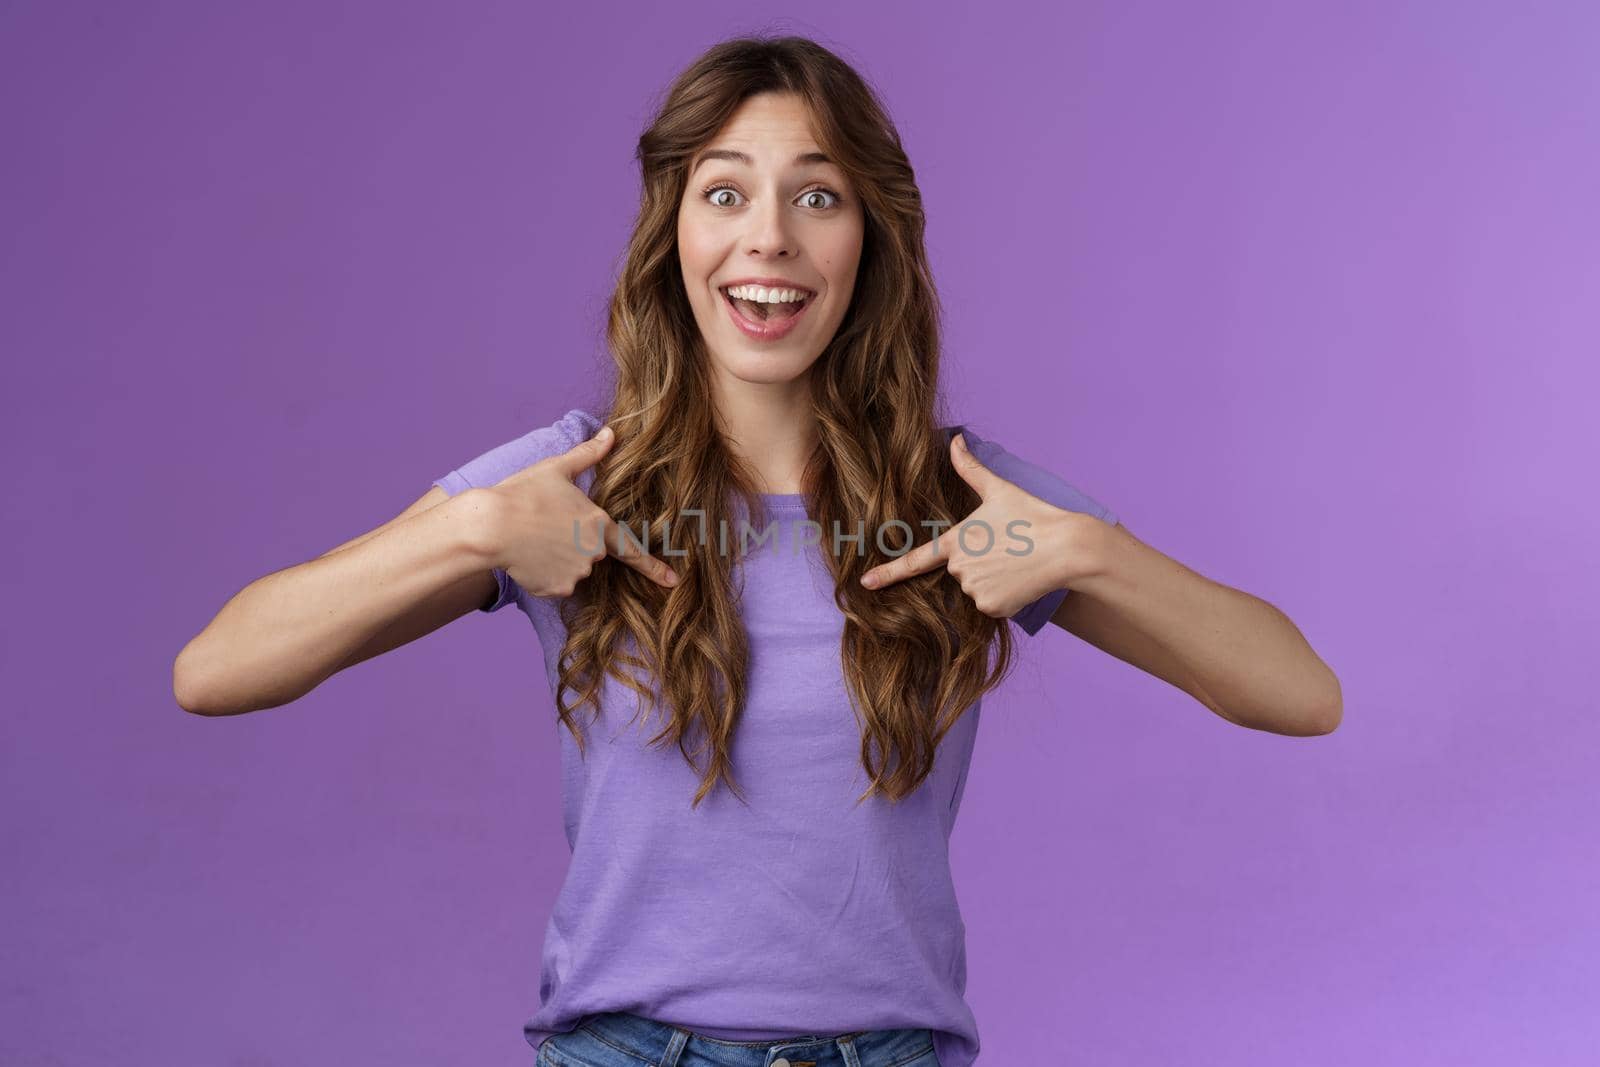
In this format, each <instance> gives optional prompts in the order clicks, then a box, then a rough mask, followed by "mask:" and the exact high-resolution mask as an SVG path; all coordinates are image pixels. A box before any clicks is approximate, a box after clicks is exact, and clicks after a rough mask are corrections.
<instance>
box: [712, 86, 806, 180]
mask: <svg viewBox="0 0 1600 1067" xmlns="http://www.w3.org/2000/svg"><path fill="white" fill-rule="evenodd" d="M727 151H731V152H736V153H739V154H740V155H743V156H746V157H749V159H750V161H751V164H752V165H754V166H757V167H762V166H774V167H781V166H788V165H790V164H797V165H804V164H806V163H820V162H824V161H826V157H825V156H823V155H822V151H821V149H820V148H818V147H817V141H816V137H815V136H814V135H813V133H812V124H811V113H810V110H809V109H808V108H807V107H806V106H805V103H804V102H803V101H802V100H801V99H800V97H798V96H796V95H794V94H793V93H759V94H757V95H755V96H752V97H750V98H749V99H748V100H745V101H744V102H743V103H741V104H740V105H739V108H738V110H736V111H735V112H734V113H733V114H732V115H731V116H730V117H729V118H728V121H727V122H726V123H725V124H723V127H722V129H720V130H718V131H717V134H716V136H714V137H712V138H711V140H710V142H708V143H707V144H706V145H705V146H704V147H703V148H701V149H700V151H698V152H696V153H695V157H694V161H693V165H695V166H698V165H699V164H700V162H701V161H702V160H704V159H706V158H707V157H708V156H710V157H712V158H719V157H720V158H724V159H727V160H728V162H730V163H731V164H733V165H737V166H742V165H744V161H743V160H742V159H737V158H732V159H729V158H728V157H727V156H725V155H723V152H727ZM813 155H814V156H815V157H817V158H808V159H798V158H797V157H800V156H807V157H810V156H813Z"/></svg>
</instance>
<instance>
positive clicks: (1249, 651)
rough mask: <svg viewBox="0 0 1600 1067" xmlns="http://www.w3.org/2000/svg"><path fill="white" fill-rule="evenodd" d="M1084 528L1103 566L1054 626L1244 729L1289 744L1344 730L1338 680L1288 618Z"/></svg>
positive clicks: (1100, 530)
mask: <svg viewBox="0 0 1600 1067" xmlns="http://www.w3.org/2000/svg"><path fill="white" fill-rule="evenodd" d="M1086 528H1087V529H1088V530H1090V531H1091V532H1092V533H1093V535H1094V537H1095V538H1096V543H1097V544H1099V545H1100V546H1101V547H1100V549H1099V550H1098V551H1097V552H1096V553H1095V555H1096V556H1097V558H1098V559H1099V560H1100V562H1099V563H1098V564H1097V565H1095V566H1094V567H1092V568H1091V569H1092V571H1093V573H1092V574H1091V575H1090V576H1089V577H1086V578H1084V579H1082V580H1081V581H1079V582H1076V583H1074V585H1073V586H1072V592H1071V593H1069V594H1068V595H1067V598H1066V599H1065V600H1063V601H1062V602H1061V606H1060V607H1058V608H1057V609H1056V611H1055V614H1054V615H1052V616H1051V617H1050V621H1052V622H1054V623H1055V624H1056V625H1057V626H1059V627H1061V628H1062V629H1063V630H1066V631H1067V632H1068V633H1071V634H1073V635H1074V636H1076V637H1079V638H1081V639H1083V640H1084V641H1087V642H1088V643H1089V644H1091V645H1094V646H1095V647H1096V648H1099V649H1100V650H1102V651H1104V652H1107V653H1110V654H1111V655H1113V656H1116V657H1117V658H1118V659H1120V660H1122V661H1124V662H1125V663H1129V664H1132V665H1133V666H1135V667H1138V668H1139V669H1140V670H1142V671H1145V672H1146V673H1148V674H1151V675H1153V676H1155V677H1157V678H1160V679H1161V680H1162V681H1165V682H1167V683H1169V684H1170V685H1172V686H1174V687H1176V688H1178V689H1182V690H1183V691H1184V692H1186V693H1188V694H1189V695H1191V696H1193V697H1194V698H1195V699H1196V700H1198V701H1199V702H1200V703H1201V704H1204V705H1205V706H1206V707H1207V708H1209V709H1210V710H1211V711H1212V712H1214V713H1215V714H1217V715H1218V716H1220V717H1221V718H1224V719H1226V720H1228V721H1229V722H1231V723H1234V724H1236V725H1238V726H1244V727H1247V728H1249V729H1252V730H1264V731H1266V732H1269V733H1275V734H1285V735H1288V736H1291V737H1305V736H1314V735H1317V734H1327V733H1332V732H1333V731H1334V730H1335V729H1337V728H1338V726H1339V722H1340V720H1341V719H1342V718H1343V715H1344V698H1343V696H1342V694H1341V691H1340V687H1339V679H1338V676H1336V675H1335V674H1334V673H1333V671H1332V670H1331V669H1330V668H1329V667H1328V665H1327V664H1326V663H1324V662H1323V661H1322V659H1321V658H1320V657H1318V655H1317V654H1316V652H1315V651H1313V650H1312V648H1311V646H1310V644H1308V643H1307V642H1306V639H1305V637H1304V636H1303V635H1302V634H1301V633H1300V631H1299V629H1298V628H1296V627H1295V625H1294V623H1293V622H1291V621H1290V620H1289V618H1288V616H1286V615H1284V614H1283V612H1281V611H1279V610H1278V609H1277V608H1276V607H1274V606H1273V605H1271V604H1269V603H1267V602H1266V601H1264V600H1261V599H1259V598H1258V597H1255V596H1252V595H1250V594H1249V593H1245V592H1242V591H1241V590H1238V589H1233V588H1231V587H1229V586H1225V585H1222V584H1221V583H1218V582H1214V581H1212V580H1211V579H1209V578H1206V577H1205V576H1203V575H1200V574H1196V573H1195V572H1194V571H1192V570H1190V569H1189V568H1188V567H1185V566H1184V565H1183V564H1181V563H1179V562H1178V561H1176V560H1174V559H1171V558H1170V557H1168V556H1165V555H1162V554H1161V553H1160V552H1158V551H1156V550H1155V549H1153V548H1151V547H1150V546H1149V545H1146V544H1145V543H1144V542H1143V541H1140V540H1139V539H1138V538H1136V537H1134V536H1133V534H1132V533H1130V532H1129V531H1128V529H1127V528H1126V527H1125V526H1123V525H1122V524H1121V523H1118V524H1117V525H1116V526H1114V527H1112V526H1107V525H1105V524H1104V523H1101V524H1099V525H1098V526H1095V525H1089V526H1088V527H1086Z"/></svg>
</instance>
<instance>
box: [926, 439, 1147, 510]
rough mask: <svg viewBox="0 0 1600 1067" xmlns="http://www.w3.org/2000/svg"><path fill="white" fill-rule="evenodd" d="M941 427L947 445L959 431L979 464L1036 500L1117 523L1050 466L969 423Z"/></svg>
mask: <svg viewBox="0 0 1600 1067" xmlns="http://www.w3.org/2000/svg"><path fill="white" fill-rule="evenodd" d="M942 429H943V430H944V439H945V443H946V444H947V445H948V444H949V442H950V440H951V439H952V438H953V437H955V435H956V434H958V433H959V434H961V435H962V438H961V439H962V440H963V441H965V442H966V443H967V448H968V450H970V451H971V452H972V454H973V455H974V456H976V457H977V459H978V462H979V463H982V464H983V465H984V466H985V467H987V468H989V469H990V470H991V471H993V472H994V473H996V474H998V475H999V476H1000V477H1002V478H1004V479H1005V480H1006V481H1008V482H1011V483H1012V484H1014V485H1016V486H1019V487H1020V488H1022V489H1024V490H1026V491H1027V492H1029V493H1032V494H1033V495H1034V496H1036V497H1038V498H1039V499H1041V500H1044V501H1046V502H1048V503H1051V504H1054V505H1055V506H1056V507H1058V508H1063V509H1065V510H1067V511H1077V512H1082V513H1084V514H1088V515H1093V516H1094V517H1095V518H1097V519H1102V520H1104V521H1106V522H1109V523H1112V524H1113V525H1114V524H1115V523H1116V522H1117V516H1116V513H1115V512H1113V511H1112V510H1111V509H1110V508H1108V507H1106V506H1105V505H1104V504H1102V503H1100V502H1099V501H1098V500H1096V499H1094V498H1093V497H1091V496H1090V495H1089V494H1088V493H1086V492H1084V491H1083V490H1082V489H1080V488H1078V486H1076V485H1075V484H1073V483H1072V482H1071V481H1068V480H1067V479H1066V478H1065V477H1063V476H1062V475H1061V474H1060V473H1059V472H1058V471H1056V470H1054V469H1052V466H1049V465H1041V464H1039V463H1035V462H1033V461H1031V460H1029V459H1025V458H1024V457H1022V456H1020V455H1018V454H1017V453H1015V452H1012V451H1011V450H1010V449H1008V448H1006V447H1005V446H1004V445H1002V444H1001V443H1000V442H999V441H996V440H993V439H992V438H990V437H989V436H988V435H987V434H986V433H983V432H981V431H980V430H978V429H976V428H974V427H973V426H972V424H971V423H953V424H951V425H949V426H945V427H942Z"/></svg>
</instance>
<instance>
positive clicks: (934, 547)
mask: <svg viewBox="0 0 1600 1067" xmlns="http://www.w3.org/2000/svg"><path fill="white" fill-rule="evenodd" d="M949 536H950V534H949V533H948V532H946V533H943V534H941V535H939V536H938V537H935V538H934V539H933V540H931V541H928V542H926V543H925V544H921V545H918V546H917V547H916V548H913V549H912V550H911V551H910V552H907V553H906V554H905V555H903V556H901V557H900V558H899V559H893V560H890V561H889V562H888V563H880V564H878V566H876V567H873V568H872V569H871V570H869V571H867V573H865V574H863V575H862V576H861V584H862V585H864V586H866V587H867V588H868V589H882V588H883V587H884V586H887V585H893V584H894V583H895V582H900V581H904V580H905V579H907V578H910V577H912V576H914V575H918V574H926V573H927V572H928V571H931V570H933V569H935V568H937V567H943V566H944V565H945V564H946V563H948V562H949V561H950V553H949V541H948V538H949Z"/></svg>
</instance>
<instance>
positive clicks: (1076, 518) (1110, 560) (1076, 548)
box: [1064, 512, 1130, 592]
mask: <svg viewBox="0 0 1600 1067" xmlns="http://www.w3.org/2000/svg"><path fill="white" fill-rule="evenodd" d="M1071 516H1072V523H1071V527H1070V533H1069V535H1068V536H1069V540H1068V544H1069V546H1070V548H1069V550H1068V551H1067V552H1066V553H1065V554H1064V555H1065V558H1066V560H1067V562H1068V564H1069V573H1068V574H1067V575H1066V587H1067V588H1068V589H1082V590H1086V591H1089V592H1093V591H1094V590H1095V589H1096V588H1103V587H1104V586H1106V585H1108V584H1110V582H1111V581H1112V580H1113V578H1114V576H1115V575H1116V574H1118V573H1120V569H1121V561H1122V559H1123V556H1124V551H1125V549H1126V548H1127V545H1128V540H1129V536H1130V535H1129V534H1128V531H1126V530H1124V529H1123V528H1122V527H1121V526H1118V525H1116V524H1115V523H1110V522H1106V521H1105V520H1104V519H1098V518H1096V517H1095V516H1093V515H1087V514H1082V513H1080V512H1072V513H1071Z"/></svg>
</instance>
